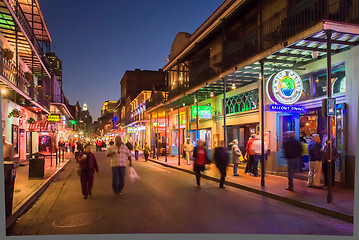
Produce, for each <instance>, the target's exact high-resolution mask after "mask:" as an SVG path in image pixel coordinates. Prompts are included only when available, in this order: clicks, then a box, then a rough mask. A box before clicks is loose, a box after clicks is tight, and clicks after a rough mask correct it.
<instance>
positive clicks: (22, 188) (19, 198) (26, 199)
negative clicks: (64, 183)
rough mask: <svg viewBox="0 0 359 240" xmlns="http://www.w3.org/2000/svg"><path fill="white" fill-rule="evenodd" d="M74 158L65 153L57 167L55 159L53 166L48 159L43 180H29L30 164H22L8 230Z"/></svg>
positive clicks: (17, 176)
mask: <svg viewBox="0 0 359 240" xmlns="http://www.w3.org/2000/svg"><path fill="white" fill-rule="evenodd" d="M73 157H74V154H73V153H65V157H64V161H63V160H62V159H61V161H60V163H59V164H58V165H57V166H56V160H55V157H53V158H52V166H51V160H50V157H46V158H45V169H44V178H42V179H39V178H36V179H29V164H28V163H26V162H22V163H21V165H19V166H18V167H17V168H16V177H15V184H14V194H13V205H12V215H11V216H10V217H9V218H7V219H6V228H8V227H9V226H11V225H12V224H13V223H14V222H15V221H16V219H17V218H18V217H19V216H20V215H21V214H23V213H24V212H25V211H26V210H27V209H28V208H29V207H30V206H31V205H32V204H33V203H34V202H35V201H36V200H37V198H38V197H39V196H40V195H41V194H42V193H43V192H44V191H45V190H46V188H47V187H48V186H49V185H50V183H51V182H52V181H53V180H54V179H55V178H56V176H57V175H58V174H59V173H60V172H61V171H62V170H63V169H64V168H65V167H66V165H67V164H68V162H69V159H71V158H73Z"/></svg>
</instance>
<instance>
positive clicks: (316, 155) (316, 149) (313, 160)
mask: <svg viewBox="0 0 359 240" xmlns="http://www.w3.org/2000/svg"><path fill="white" fill-rule="evenodd" d="M320 149H321V144H320V137H319V135H318V134H313V137H312V141H310V143H309V144H308V154H309V173H308V183H307V187H313V188H323V187H322V186H321V185H320V178H321V176H322V154H321V151H320Z"/></svg>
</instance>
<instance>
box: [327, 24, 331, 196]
mask: <svg viewBox="0 0 359 240" xmlns="http://www.w3.org/2000/svg"><path fill="white" fill-rule="evenodd" d="M326 35H327V95H328V99H329V98H331V97H332V81H331V80H332V59H331V58H332V31H331V30H327V31H326ZM327 135H328V140H327V148H328V149H327V153H328V154H327V156H328V162H327V166H328V167H327V176H328V177H327V185H328V194H327V203H333V195H332V116H327Z"/></svg>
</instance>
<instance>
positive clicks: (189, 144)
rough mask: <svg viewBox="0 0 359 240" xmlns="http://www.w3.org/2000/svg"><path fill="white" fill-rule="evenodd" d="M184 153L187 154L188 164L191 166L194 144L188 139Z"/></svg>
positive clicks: (184, 145) (184, 146)
mask: <svg viewBox="0 0 359 240" xmlns="http://www.w3.org/2000/svg"><path fill="white" fill-rule="evenodd" d="M183 151H184V152H185V153H186V160H187V164H188V165H189V164H190V158H191V154H192V151H193V144H192V142H191V140H190V139H189V138H187V141H186V142H185V143H184V144H183Z"/></svg>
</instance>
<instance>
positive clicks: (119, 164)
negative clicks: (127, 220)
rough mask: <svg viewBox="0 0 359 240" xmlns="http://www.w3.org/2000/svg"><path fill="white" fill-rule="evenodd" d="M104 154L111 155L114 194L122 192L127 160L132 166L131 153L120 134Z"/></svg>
mask: <svg viewBox="0 0 359 240" xmlns="http://www.w3.org/2000/svg"><path fill="white" fill-rule="evenodd" d="M106 156H108V157H111V168H112V188H113V191H114V193H115V195H116V196H118V195H119V194H122V189H123V187H124V185H125V170H126V163H127V160H129V161H130V166H132V160H131V153H130V150H129V149H128V147H127V146H126V145H125V144H124V143H123V142H122V139H121V137H120V136H116V138H115V145H112V146H111V147H110V148H109V149H108V150H107V154H106Z"/></svg>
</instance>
